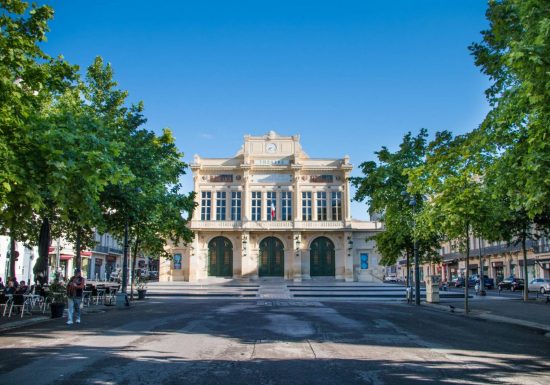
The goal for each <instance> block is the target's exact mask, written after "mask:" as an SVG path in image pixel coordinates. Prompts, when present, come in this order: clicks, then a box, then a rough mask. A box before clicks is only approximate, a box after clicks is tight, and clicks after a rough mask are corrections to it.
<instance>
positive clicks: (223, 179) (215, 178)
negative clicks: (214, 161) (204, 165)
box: [210, 174, 233, 183]
mask: <svg viewBox="0 0 550 385" xmlns="http://www.w3.org/2000/svg"><path fill="white" fill-rule="evenodd" d="M210 182H212V183H231V182H233V175H231V174H220V175H210Z"/></svg>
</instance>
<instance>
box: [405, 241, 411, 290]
mask: <svg viewBox="0 0 550 385" xmlns="http://www.w3.org/2000/svg"><path fill="white" fill-rule="evenodd" d="M406 285H407V287H410V286H411V253H410V252H409V250H408V249H407V277H406Z"/></svg>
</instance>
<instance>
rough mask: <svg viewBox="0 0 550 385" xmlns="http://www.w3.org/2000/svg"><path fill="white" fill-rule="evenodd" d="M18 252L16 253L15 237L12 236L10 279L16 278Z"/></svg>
mask: <svg viewBox="0 0 550 385" xmlns="http://www.w3.org/2000/svg"><path fill="white" fill-rule="evenodd" d="M15 253H17V251H15V237H14V236H13V235H10V277H12V278H14V277H15V260H16V259H17V255H16V254H15Z"/></svg>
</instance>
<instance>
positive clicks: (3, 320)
mask: <svg viewBox="0 0 550 385" xmlns="http://www.w3.org/2000/svg"><path fill="white" fill-rule="evenodd" d="M143 302H144V301H132V302H130V307H132V306H136V305H138V304H140V303H143ZM118 308H119V307H118V306H116V305H109V306H107V305H103V304H99V305H91V306H87V307H84V308H83V309H81V312H82V314H83V315H86V314H93V313H104V312H107V311H112V310H113V309H118ZM61 319H63V320H64V322H65V321H66V320H67V308H66V307H65V310H64V312H63V317H62V318H61ZM53 320H59V318H51V313H50V309H49V308H48V309H47V310H46V312H45V313H44V314H42V312H41V311H39V310H38V309H34V310H33V311H32V315H31V314H28V313H26V314H25V315H23V318H21V314H15V315H13V314H12V316H11V317H8V316H7V315H6V316H5V317H2V313H1V312H0V333H2V332H4V331H6V330H11V329H17V328H21V327H25V326H28V325H34V324H37V323H42V322H48V321H53Z"/></svg>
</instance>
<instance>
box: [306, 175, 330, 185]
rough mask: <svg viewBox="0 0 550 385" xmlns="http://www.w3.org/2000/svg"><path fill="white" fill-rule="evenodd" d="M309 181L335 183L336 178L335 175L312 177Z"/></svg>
mask: <svg viewBox="0 0 550 385" xmlns="http://www.w3.org/2000/svg"><path fill="white" fill-rule="evenodd" d="M309 181H310V182H312V183H333V182H334V176H333V175H326V174H323V175H312V176H311V177H310V178H309Z"/></svg>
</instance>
